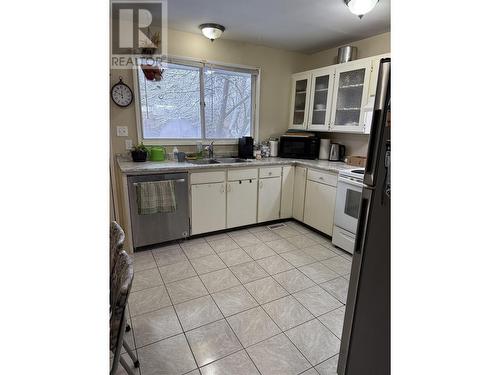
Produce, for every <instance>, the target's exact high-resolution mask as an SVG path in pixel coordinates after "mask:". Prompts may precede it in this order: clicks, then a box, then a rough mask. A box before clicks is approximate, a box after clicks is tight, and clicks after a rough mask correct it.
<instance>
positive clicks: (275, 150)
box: [269, 141, 278, 156]
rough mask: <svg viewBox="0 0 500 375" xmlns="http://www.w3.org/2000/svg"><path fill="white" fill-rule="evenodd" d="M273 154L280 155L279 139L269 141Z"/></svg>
mask: <svg viewBox="0 0 500 375" xmlns="http://www.w3.org/2000/svg"><path fill="white" fill-rule="evenodd" d="M269 147H270V148H271V156H278V141H269Z"/></svg>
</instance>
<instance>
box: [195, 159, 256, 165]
mask: <svg viewBox="0 0 500 375" xmlns="http://www.w3.org/2000/svg"><path fill="white" fill-rule="evenodd" d="M189 162H190V163H191V164H221V163H229V164H232V163H249V162H251V160H247V159H240V158H214V159H198V160H190V161H189Z"/></svg>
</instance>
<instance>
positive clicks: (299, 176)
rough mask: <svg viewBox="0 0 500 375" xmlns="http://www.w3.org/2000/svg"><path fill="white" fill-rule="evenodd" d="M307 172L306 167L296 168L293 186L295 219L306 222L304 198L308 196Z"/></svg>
mask: <svg viewBox="0 0 500 375" xmlns="http://www.w3.org/2000/svg"><path fill="white" fill-rule="evenodd" d="M306 172H307V169H306V168H304V167H295V176H294V184H293V185H294V186H293V217H294V218H295V219H297V220H299V221H304V198H305V196H306Z"/></svg>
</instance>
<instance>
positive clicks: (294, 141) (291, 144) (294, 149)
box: [279, 134, 319, 159]
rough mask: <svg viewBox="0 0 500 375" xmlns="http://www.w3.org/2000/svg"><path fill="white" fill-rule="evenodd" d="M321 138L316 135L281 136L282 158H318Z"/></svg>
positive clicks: (280, 151) (280, 154)
mask: <svg viewBox="0 0 500 375" xmlns="http://www.w3.org/2000/svg"><path fill="white" fill-rule="evenodd" d="M318 154H319V138H318V137H316V136H314V135H298V134H284V135H282V136H281V137H280V144H279V156H280V157H282V158H297V159H317V158H318Z"/></svg>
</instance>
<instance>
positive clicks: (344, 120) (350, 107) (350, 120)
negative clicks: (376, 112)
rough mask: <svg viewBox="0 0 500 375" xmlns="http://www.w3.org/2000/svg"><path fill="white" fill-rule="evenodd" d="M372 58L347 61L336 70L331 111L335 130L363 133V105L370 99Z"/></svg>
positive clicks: (332, 126) (332, 124) (332, 125)
mask: <svg viewBox="0 0 500 375" xmlns="http://www.w3.org/2000/svg"><path fill="white" fill-rule="evenodd" d="M370 70H371V60H363V61H361V62H355V63H346V64H345V66H342V67H340V68H337V69H336V70H335V85H334V95H333V105H332V111H331V128H332V130H333V131H334V132H344V133H363V126H362V122H361V120H362V116H363V107H364V106H365V104H366V102H367V99H368V86H369V82H370Z"/></svg>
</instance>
